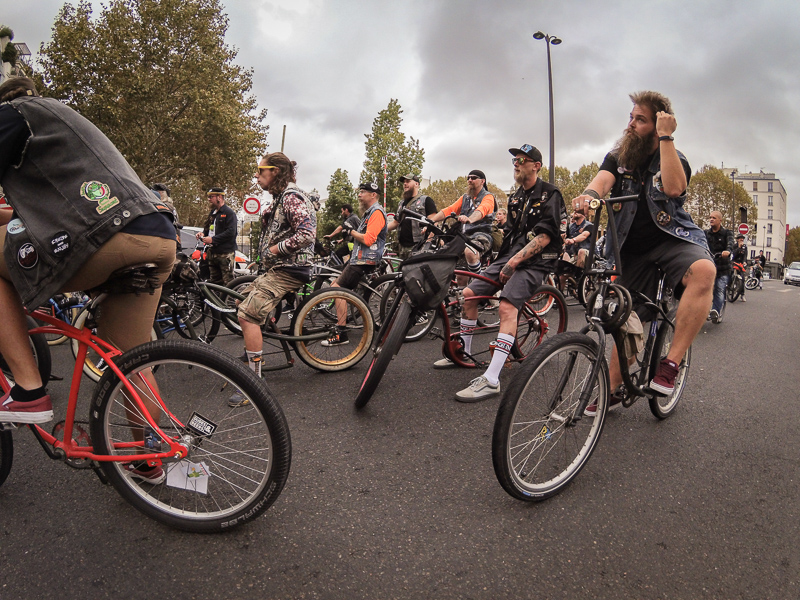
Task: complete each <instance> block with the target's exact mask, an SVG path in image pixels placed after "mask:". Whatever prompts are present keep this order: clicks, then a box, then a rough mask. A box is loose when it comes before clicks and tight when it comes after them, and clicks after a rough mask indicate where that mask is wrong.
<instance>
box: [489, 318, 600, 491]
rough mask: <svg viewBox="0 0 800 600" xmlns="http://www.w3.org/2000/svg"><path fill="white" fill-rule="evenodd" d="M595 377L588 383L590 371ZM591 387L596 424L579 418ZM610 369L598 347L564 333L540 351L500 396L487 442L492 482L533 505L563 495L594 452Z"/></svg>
mask: <svg viewBox="0 0 800 600" xmlns="http://www.w3.org/2000/svg"><path fill="white" fill-rule="evenodd" d="M598 360H599V361H601V362H600V368H599V370H598V376H597V378H596V379H595V380H594V381H593V382H588V379H589V376H590V374H591V370H592V366H593V365H594V363H595V362H596V361H598ZM587 382H588V383H589V385H591V390H592V391H591V395H590V404H591V402H592V401H594V402H596V403H597V410H596V412H595V415H594V416H591V417H590V416H586V415H579V414H577V410H578V404H579V399H580V395H581V392H582V391H583V389H584V387H585V386H586V385H587ZM608 385H609V384H608V365H607V364H606V360H605V357H603V356H600V355H599V351H598V344H597V342H595V341H594V340H593V339H592V338H590V337H589V336H587V335H584V334H580V333H575V332H569V333H564V334H562V335H559V336H556V337H555V338H553V339H552V340H549V341H548V342H546V343H545V344H543V345H541V346H540V347H539V348H537V349H536V350H535V351H534V352H533V354H531V355H530V356H529V357H528V358H527V359H526V360H525V361H524V362H523V363H522V367H521V370H520V371H519V373H518V374H517V376H516V377H515V378H514V380H513V382H512V384H511V386H510V387H509V388H508V391H507V392H506V394H505V395H504V396H503V400H502V401H501V403H500V408H499V409H498V411H497V417H496V419H495V422H494V433H493V436H492V461H493V463H494V472H495V475H496V476H497V480H498V481H499V482H500V485H502V486H503V489H505V490H506V492H508V493H509V494H510V495H511V496H513V497H514V498H517V499H519V500H524V501H527V502H538V501H540V500H544V499H546V498H549V497H551V496H553V495H555V494H557V493H559V492H560V491H561V490H563V489H564V487H566V486H567V485H568V484H569V483H570V482H571V481H572V480H573V479H574V478H575V476H576V475H577V474H578V473H579V472H580V470H581V469H582V468H583V467H584V466H585V465H586V463H587V461H588V460H589V458H590V457H591V455H592V452H594V449H595V448H596V447H597V442H598V441H599V440H600V434H601V433H602V431H603V424H604V423H605V418H606V412H607V410H608V394H609V392H608Z"/></svg>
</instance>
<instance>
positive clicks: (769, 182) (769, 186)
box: [767, 181, 772, 192]
mask: <svg viewBox="0 0 800 600" xmlns="http://www.w3.org/2000/svg"><path fill="white" fill-rule="evenodd" d="M767 191H768V192H771V191H772V182H771V181H768V182H767Z"/></svg>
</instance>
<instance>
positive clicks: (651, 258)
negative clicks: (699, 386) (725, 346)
mask: <svg viewBox="0 0 800 600" xmlns="http://www.w3.org/2000/svg"><path fill="white" fill-rule="evenodd" d="M630 99H631V101H632V102H633V109H632V110H631V114H630V120H629V121H628V126H627V128H626V129H625V131H624V132H623V136H622V138H620V140H619V141H618V142H617V144H616V145H615V147H614V148H613V149H612V150H611V152H609V153H608V154H607V155H606V157H605V159H604V160H603V164H602V165H601V166H600V172H599V173H598V174H597V175H596V176H595V178H594V179H593V180H592V182H591V183H590V184H589V185H588V187H587V188H586V189H585V190H584V192H583V194H582V195H580V196H578V197H577V198H575V199H574V200H573V206H574V207H575V209H576V210H583V211H584V212H586V211H587V210H588V205H589V202H590V201H591V200H592V198H605V197H606V196H607V195H608V194H609V192H610V193H611V197H612V198H614V197H618V196H628V195H638V196H639V200H638V201H637V202H627V203H624V204H623V203H617V204H616V205H615V204H611V205H610V208H611V210H613V211H614V216H615V220H616V225H617V236H618V241H619V246H620V260H621V262H622V264H621V265H620V266H621V268H622V275H621V277H620V280H619V281H618V283H621V284H622V285H624V286H625V287H627V288H628V289H629V290H630V291H631V292H635V291H639V292H642V293H644V294H645V295H647V296H649V297H651V298H652V297H653V296H654V293H655V289H656V286H657V285H658V277H657V275H658V268H659V267H660V268H661V269H662V270H663V271H664V272H665V273H666V274H667V278H668V280H669V284H670V286H671V287H672V289H673V290H674V292H675V297H676V298H680V300H681V301H680V304H679V305H678V313H677V316H676V319H675V335H674V337H673V340H672V346H671V347H670V350H669V354H668V355H667V357H666V358H664V359H663V360H662V361H661V363H660V365H659V367H658V370H657V371H656V374H655V377H654V378H653V380H652V381H651V382H650V388H651V389H652V390H653V391H655V392H657V393H659V394H664V395H670V394H672V392H673V390H674V388H675V378H676V376H677V374H678V365H679V364H680V362H681V360H683V357H684V355H685V354H686V351H687V350H688V349H689V346H690V345H691V344H692V341H693V340H694V338H695V336H696V335H697V334H698V332H699V331H700V329H701V327H702V326H703V324H704V323H705V321H706V317H707V316H708V314H709V309H710V308H711V300H712V296H713V292H714V279H715V277H716V273H717V269H716V267H715V266H714V262H713V260H712V259H711V254H710V253H709V251H708V244H707V242H706V236H705V233H704V232H703V230H702V229H701V228H700V227H698V226H697V225H696V224H695V223H694V221H692V218H691V217H690V216H689V213H687V212H686V211H685V210H684V208H683V203H684V201H685V200H686V188H687V186H688V184H689V178H690V177H691V173H692V171H691V168H690V167H689V162H688V161H687V160H686V157H685V156H684V155H683V154H681V153H680V152H678V151H677V150H676V149H675V142H674V139H673V137H672V134H673V133H674V132H675V130H676V129H677V127H678V123H677V121H676V119H675V115H674V114H673V112H672V103H671V102H670V101H669V98H667V97H666V96H664V95H662V94H659V93H658V92H651V91H646V92H638V93H636V94H631V95H630ZM610 251H611V236H607V241H606V255H607V256H608V255H609V253H610ZM635 296H636V295H635V294H634V297H635ZM637 313H639V316H640V317H643V318H642V320H643V321H644V320H650V315H648V314H646V311H645V310H642V309H641V308H639V309H638V310H637ZM609 366H610V378H611V381H610V383H611V389H612V390H616V389H617V388H618V386H619V385H620V384H622V375H621V373H620V368H619V358H618V355H617V352H613V353H612V356H611V364H610V365H609ZM621 401H622V398H621V395H620V394H619V393H618V392H617V391H615V393H614V394H613V396H612V398H611V403H610V405H614V404H617V403H619V402H621ZM587 410H589V409H587Z"/></svg>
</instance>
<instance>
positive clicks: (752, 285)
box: [744, 277, 758, 290]
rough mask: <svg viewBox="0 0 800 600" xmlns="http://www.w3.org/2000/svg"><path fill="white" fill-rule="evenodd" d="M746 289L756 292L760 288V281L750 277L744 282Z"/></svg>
mask: <svg viewBox="0 0 800 600" xmlns="http://www.w3.org/2000/svg"><path fill="white" fill-rule="evenodd" d="M744 287H745V288H746V289H748V290H754V289H756V288H757V287H758V279H756V278H755V277H748V278H747V281H745V282H744Z"/></svg>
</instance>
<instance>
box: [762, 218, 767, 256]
mask: <svg viewBox="0 0 800 600" xmlns="http://www.w3.org/2000/svg"><path fill="white" fill-rule="evenodd" d="M761 230H762V231H763V232H764V236H763V237H762V238H761V251H762V252H766V249H767V247H766V243H767V226H766V225H762V226H761Z"/></svg>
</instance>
